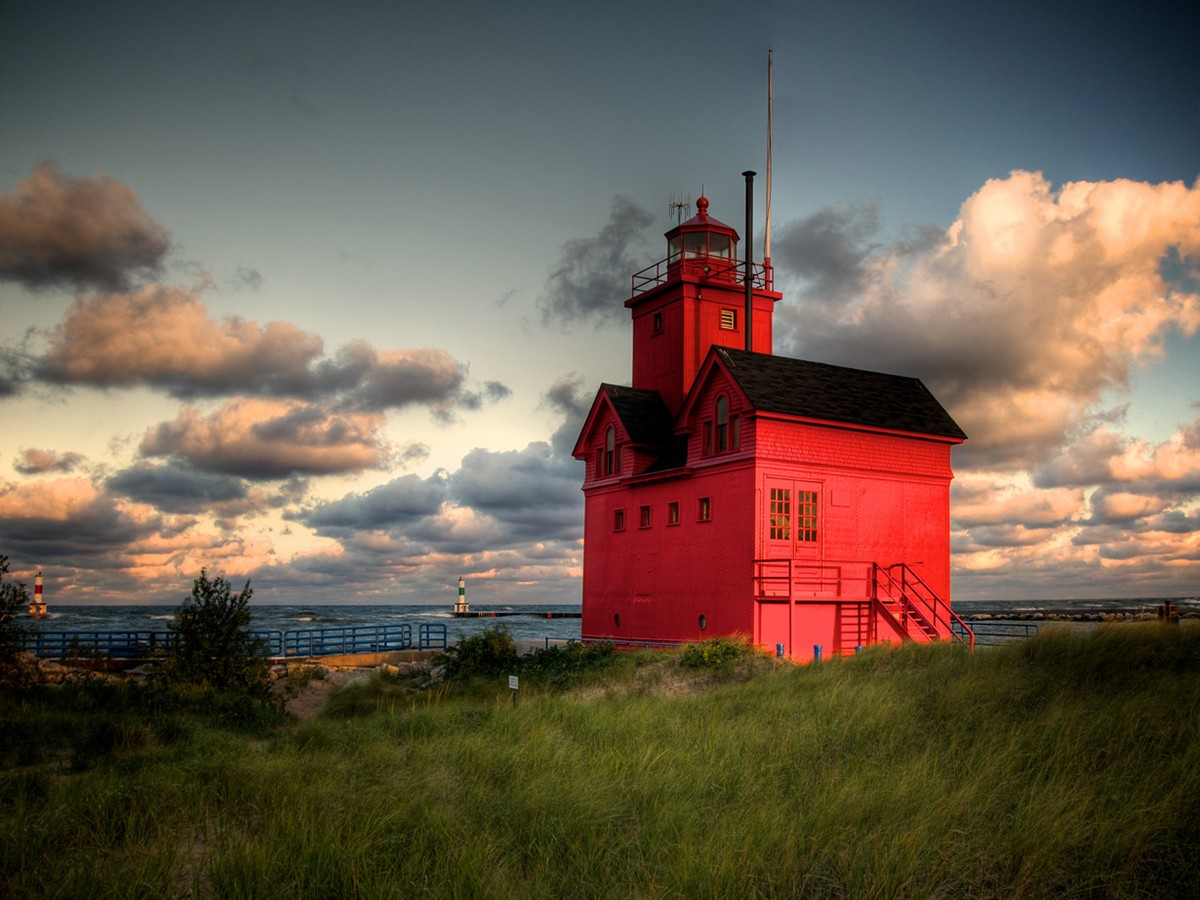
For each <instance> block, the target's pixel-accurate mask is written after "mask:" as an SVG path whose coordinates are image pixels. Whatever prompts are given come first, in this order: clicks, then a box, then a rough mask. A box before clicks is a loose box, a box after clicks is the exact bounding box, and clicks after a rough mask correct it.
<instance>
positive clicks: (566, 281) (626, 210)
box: [538, 197, 654, 326]
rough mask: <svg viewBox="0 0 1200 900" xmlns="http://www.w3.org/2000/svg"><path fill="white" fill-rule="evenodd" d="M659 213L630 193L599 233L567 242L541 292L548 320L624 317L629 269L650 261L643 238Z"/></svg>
mask: <svg viewBox="0 0 1200 900" xmlns="http://www.w3.org/2000/svg"><path fill="white" fill-rule="evenodd" d="M653 221H654V217H653V216H652V215H650V213H648V212H646V211H645V210H644V209H642V208H641V207H639V206H638V205H637V204H635V203H633V202H632V201H630V200H627V199H626V198H624V197H617V198H615V199H614V200H613V205H612V212H611V213H610V215H609V219H608V223H607V224H606V225H605V226H604V228H603V229H601V231H600V233H599V234H598V235H596V236H595V237H590V238H576V239H575V240H571V241H567V243H565V244H564V245H563V247H562V257H561V260H560V262H559V264H558V266H557V267H556V268H555V269H554V270H553V271H552V272H551V273H550V276H549V277H548V278H547V279H546V283H545V285H544V286H543V288H542V293H541V295H540V296H539V297H538V307H539V308H540V309H541V311H542V321H543V323H545V324H558V325H563V326H566V325H570V324H572V323H575V322H592V323H594V324H603V323H619V322H624V321H626V319H627V318H628V314H627V313H626V311H625V308H624V306H622V304H623V303H624V302H625V300H627V299H628V297H629V273H630V272H636V271H638V270H639V269H641V268H643V267H644V266H645V264H646V263H645V262H644V261H639V258H640V256H641V254H640V253H638V244H639V243H641V242H642V241H643V236H642V232H643V230H644V229H645V228H646V227H647V226H648V225H650V223H651V222H653Z"/></svg>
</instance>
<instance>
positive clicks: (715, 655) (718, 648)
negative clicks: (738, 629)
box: [679, 637, 750, 669]
mask: <svg viewBox="0 0 1200 900" xmlns="http://www.w3.org/2000/svg"><path fill="white" fill-rule="evenodd" d="M748 653H750V645H749V644H748V643H746V641H745V640H741V639H738V638H727V637H717V638H711V639H709V640H707V641H700V642H698V643H695V644H688V645H687V646H686V647H684V648H683V653H682V655H681V656H680V657H679V665H681V666H683V668H685V669H721V668H729V667H730V666H731V665H733V664H734V663H736V662H737V661H738V660H740V659H742V658H743V657H744V656H746V655H747V654H748Z"/></svg>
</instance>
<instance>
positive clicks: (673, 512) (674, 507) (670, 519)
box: [667, 500, 679, 525]
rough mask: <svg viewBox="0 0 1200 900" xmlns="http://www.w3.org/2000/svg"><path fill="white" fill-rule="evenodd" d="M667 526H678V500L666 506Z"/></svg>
mask: <svg viewBox="0 0 1200 900" xmlns="http://www.w3.org/2000/svg"><path fill="white" fill-rule="evenodd" d="M667 524H668V525H678V524H679V501H678V500H672V501H671V502H670V503H668V504H667Z"/></svg>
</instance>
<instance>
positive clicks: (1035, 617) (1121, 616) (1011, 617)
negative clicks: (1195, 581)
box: [963, 607, 1200, 622]
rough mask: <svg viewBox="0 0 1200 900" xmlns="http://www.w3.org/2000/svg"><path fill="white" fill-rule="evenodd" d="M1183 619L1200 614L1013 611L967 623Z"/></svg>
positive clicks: (975, 615)
mask: <svg viewBox="0 0 1200 900" xmlns="http://www.w3.org/2000/svg"><path fill="white" fill-rule="evenodd" d="M1181 619H1200V613H1198V612H1193V611H1185V612H1181V611H1179V610H1178V609H1177V608H1174V607H1172V609H1171V611H1170V612H1169V613H1167V614H1166V615H1163V614H1161V613H1160V612H1159V611H1158V610H1144V609H1132V610H1117V611H1111V610H1110V611H1107V612H1072V611H1065V610H1013V611H1012V612H998V613H971V614H970V615H964V616H963V620H964V621H966V622H988V621H993V622H1156V621H1158V622H1161V621H1172V622H1178V621H1179V620H1181Z"/></svg>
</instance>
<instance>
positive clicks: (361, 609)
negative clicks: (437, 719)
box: [21, 597, 1200, 641]
mask: <svg viewBox="0 0 1200 900" xmlns="http://www.w3.org/2000/svg"><path fill="white" fill-rule="evenodd" d="M1169 599H1170V601H1171V603H1173V604H1174V605H1175V606H1176V607H1178V608H1179V610H1180V612H1181V613H1183V614H1185V615H1187V614H1188V613H1191V614H1193V615H1200V598H1195V597H1191V598H1169ZM1163 601H1164V598H1161V597H1139V598H1125V599H1118V600H1086V599H1081V600H1032V601H1030V600H1022V601H985V600H960V601H956V602H955V604H954V610H955V612H957V613H958V614H959V615H960V616H963V617H964V618H966V619H968V621H970V619H971V617H973V616H976V615H986V616H988V617H990V619H991V620H992V621H1005V620H1013V621H1020V620H1027V619H1028V618H1030V617H1031V616H1037V617H1043V616H1044V617H1046V618H1054V617H1056V616H1058V615H1064V614H1065V615H1074V616H1090V615H1097V614H1100V615H1102V614H1104V613H1114V612H1128V613H1136V612H1141V613H1146V614H1153V613H1154V611H1155V609H1156V608H1157V607H1158V606H1159V605H1160V604H1161V603H1163ZM250 609H251V628H253V629H254V630H256V631H280V632H283V631H293V630H297V629H309V628H342V627H346V626H351V625H397V624H404V623H408V624H410V625H411V626H412V627H413V633H414V635H415V634H416V631H417V626H418V625H421V624H423V623H441V624H444V625H445V626H446V632H447V637H448V638H449V639H450V640H451V641H455V640H460V639H461V638H464V637H472V636H474V635H477V634H481V633H482V632H484V631H485V630H487V629H488V628H494V627H496V626H497V625H503V626H505V627H506V628H507V629H508V630H509V632H510V633H511V634H512V636H513V637H514V638H518V639H524V640H542V639H544V638H549V639H551V640H563V639H572V638H578V637H579V634H580V620H579V619H577V618H560V619H556V618H549V619H548V618H544V617H543V616H544V614H545V613H578V612H579V610H580V606H579V605H578V604H560V605H540V606H534V605H529V606H494V607H490V606H489V607H481V606H473V607H472V610H473V611H476V612H478V611H484V610H488V611H496V612H505V613H512V612H519V613H523V615H511V616H505V617H503V618H472V619H459V618H455V617H454V616H453V615H452V614H451V611H450V606H449V605H446V606H430V605H407V606H404V605H395V604H375V605H348V604H346V605H327V606H271V605H265V604H264V605H260V606H255V605H254V604H253V603H252V604H251V607H250ZM174 611H175V607H174V606H135V605H119V606H53V605H51V607H50V615H49V616H48V617H47V618H45V619H42V620H40V621H39V620H35V619H29V618H26V617H24V616H22V617H21V623H22V624H24V625H26V626H29V627H33V628H37V629H40V630H43V631H71V632H80V631H167V630H168V626H169V625H170V623H171V622H172V621H173V619H174Z"/></svg>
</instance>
